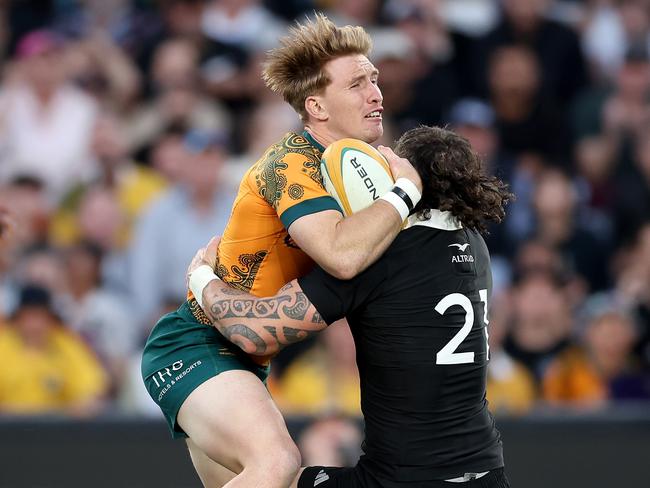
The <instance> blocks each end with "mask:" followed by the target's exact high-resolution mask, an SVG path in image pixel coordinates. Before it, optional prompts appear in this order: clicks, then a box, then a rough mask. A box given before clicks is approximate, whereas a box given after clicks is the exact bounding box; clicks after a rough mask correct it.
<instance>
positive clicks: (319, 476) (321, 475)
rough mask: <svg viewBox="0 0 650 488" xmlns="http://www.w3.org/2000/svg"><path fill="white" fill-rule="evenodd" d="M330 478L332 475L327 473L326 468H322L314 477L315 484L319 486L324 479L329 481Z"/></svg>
mask: <svg viewBox="0 0 650 488" xmlns="http://www.w3.org/2000/svg"><path fill="white" fill-rule="evenodd" d="M328 479H330V477H329V476H328V475H327V473H326V472H325V470H324V469H321V470H320V471H319V472H318V474H317V475H316V478H315V479H314V486H318V485H320V484H321V483H322V482H323V481H327V480H328Z"/></svg>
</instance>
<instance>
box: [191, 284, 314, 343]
mask: <svg viewBox="0 0 650 488" xmlns="http://www.w3.org/2000/svg"><path fill="white" fill-rule="evenodd" d="M203 300H204V303H203V305H204V309H205V312H206V314H207V316H208V317H209V318H210V320H211V321H212V323H213V325H214V326H215V327H216V328H217V329H218V330H219V332H221V334H223V336H224V337H225V338H226V339H228V340H229V341H230V342H232V343H233V344H235V345H237V346H239V347H240V348H241V349H242V350H244V351H245V352H247V353H249V354H254V355H260V356H266V355H271V354H275V353H276V352H278V351H279V350H280V349H282V348H283V347H285V346H288V345H289V344H294V343H296V342H299V341H302V340H304V339H306V338H308V337H310V336H311V335H313V334H314V333H316V332H318V331H320V330H322V329H324V328H325V327H326V326H327V324H325V322H324V321H323V319H322V317H321V316H320V314H319V313H318V311H317V310H316V308H315V307H314V306H313V305H312V304H311V303H310V302H309V299H308V298H307V295H305V294H304V293H303V292H302V289H301V288H300V285H298V282H297V281H296V280H294V281H292V282H290V283H288V284H287V285H285V286H284V287H282V289H280V291H278V294H277V295H275V296H273V297H269V298H258V297H255V296H253V295H250V294H249V293H246V292H243V291H240V290H236V291H235V290H233V289H232V288H230V287H229V286H228V285H226V284H225V283H223V282H221V281H213V282H211V283H210V284H209V285H208V287H207V288H206V290H205V291H204V294H203Z"/></svg>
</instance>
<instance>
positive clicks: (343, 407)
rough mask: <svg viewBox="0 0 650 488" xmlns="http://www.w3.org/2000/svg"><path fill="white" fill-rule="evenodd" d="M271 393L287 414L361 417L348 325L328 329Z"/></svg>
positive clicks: (276, 384)
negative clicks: (334, 414) (332, 414)
mask: <svg viewBox="0 0 650 488" xmlns="http://www.w3.org/2000/svg"><path fill="white" fill-rule="evenodd" d="M275 386H276V387H275V388H274V389H273V390H272V393H273V397H274V399H275V401H276V403H277V404H278V407H279V408H280V410H281V411H282V412H283V413H285V414H307V415H323V414H327V413H330V412H340V413H343V414H345V415H350V416H358V415H360V414H361V404H360V401H361V400H360V394H359V372H358V370H357V363H356V356H355V348H354V341H353V339H352V334H351V333H350V328H349V327H348V325H347V323H342V324H337V325H336V326H334V327H329V328H328V329H327V330H325V331H324V332H323V333H322V334H320V335H319V336H318V338H317V339H316V343H315V344H314V345H313V346H312V347H311V348H310V349H308V350H307V351H305V352H304V353H303V354H302V355H300V356H298V357H297V358H295V359H294V360H293V362H291V363H290V365H289V366H288V367H287V368H286V369H285V370H284V371H283V373H282V375H281V376H280V377H279V378H278V379H277V382H276V383H275Z"/></svg>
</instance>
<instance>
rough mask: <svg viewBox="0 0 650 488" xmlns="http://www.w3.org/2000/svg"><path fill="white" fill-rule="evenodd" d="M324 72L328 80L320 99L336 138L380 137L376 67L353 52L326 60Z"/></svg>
mask: <svg viewBox="0 0 650 488" xmlns="http://www.w3.org/2000/svg"><path fill="white" fill-rule="evenodd" d="M325 71H326V72H327V74H328V76H329V78H330V80H331V81H330V84H329V85H328V86H327V88H326V89H325V93H324V94H323V96H322V97H321V101H322V104H323V105H324V108H325V110H326V112H327V116H328V119H327V127H328V130H329V132H330V133H331V134H332V135H333V136H334V138H335V139H342V138H344V137H353V138H355V139H361V140H362V141H365V142H368V143H371V142H374V141H376V140H377V139H379V138H380V137H381V135H382V134H383V132H384V128H383V125H382V112H383V110H384V109H383V106H382V101H383V97H382V96H381V90H380V89H379V87H378V86H377V78H378V75H379V72H378V71H377V68H375V67H374V66H373V65H372V63H371V62H370V61H368V58H366V57H365V56H363V55H361V54H353V55H350V56H343V57H340V58H336V59H333V60H332V61H329V62H328V63H327V64H326V65H325Z"/></svg>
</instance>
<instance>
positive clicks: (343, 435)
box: [298, 413, 363, 466]
mask: <svg viewBox="0 0 650 488" xmlns="http://www.w3.org/2000/svg"><path fill="white" fill-rule="evenodd" d="M353 419H354V417H345V416H344V415H341V414H337V413H333V414H329V415H325V416H321V417H318V418H317V419H316V420H315V421H314V422H312V423H310V424H309V425H307V426H306V427H305V428H304V429H303V430H302V431H301V432H300V437H299V439H298V448H299V449H300V453H301V454H302V462H303V464H304V465H306V466H354V465H355V464H356V462H357V459H359V456H360V455H361V449H360V448H359V446H360V445H361V441H362V440H363V433H362V432H361V429H360V428H359V424H358V422H356V421H355V420H353Z"/></svg>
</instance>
